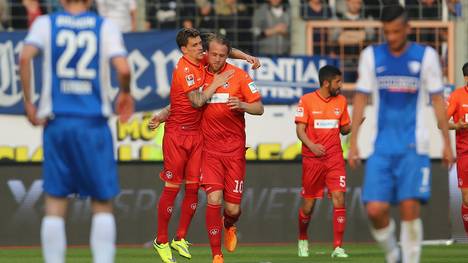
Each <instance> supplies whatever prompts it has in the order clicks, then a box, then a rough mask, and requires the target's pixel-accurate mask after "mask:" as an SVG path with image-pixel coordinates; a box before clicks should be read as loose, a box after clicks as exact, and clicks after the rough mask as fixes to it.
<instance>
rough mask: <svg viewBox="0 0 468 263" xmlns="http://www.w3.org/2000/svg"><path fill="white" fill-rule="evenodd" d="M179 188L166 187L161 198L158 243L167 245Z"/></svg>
mask: <svg viewBox="0 0 468 263" xmlns="http://www.w3.org/2000/svg"><path fill="white" fill-rule="evenodd" d="M178 192H179V188H175V187H166V186H165V187H164V188H163V192H162V194H161V196H160V197H159V203H158V237H157V240H156V241H157V242H158V243H159V244H161V243H167V242H168V237H167V231H168V230H167V228H168V225H169V220H170V219H171V216H172V210H173V206H174V200H175V199H176V197H177V193H178Z"/></svg>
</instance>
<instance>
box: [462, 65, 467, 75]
mask: <svg viewBox="0 0 468 263" xmlns="http://www.w3.org/2000/svg"><path fill="white" fill-rule="evenodd" d="M462 71H463V76H465V77H468V62H466V63H465V65H463V68H462Z"/></svg>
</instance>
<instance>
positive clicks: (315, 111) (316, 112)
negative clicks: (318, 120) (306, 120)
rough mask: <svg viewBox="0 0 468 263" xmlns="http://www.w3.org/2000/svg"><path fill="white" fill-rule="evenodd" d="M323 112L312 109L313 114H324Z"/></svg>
mask: <svg viewBox="0 0 468 263" xmlns="http://www.w3.org/2000/svg"><path fill="white" fill-rule="evenodd" d="M322 113H323V112H322V111H317V110H314V111H312V114H322Z"/></svg>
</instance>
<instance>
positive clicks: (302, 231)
mask: <svg viewBox="0 0 468 263" xmlns="http://www.w3.org/2000/svg"><path fill="white" fill-rule="evenodd" d="M310 218H311V216H310V215H309V216H308V215H305V214H304V212H303V211H302V209H301V208H299V240H308V239H309V236H308V235H307V228H308V227H309V223H310Z"/></svg>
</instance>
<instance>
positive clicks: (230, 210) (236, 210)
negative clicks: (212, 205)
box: [224, 205, 240, 216]
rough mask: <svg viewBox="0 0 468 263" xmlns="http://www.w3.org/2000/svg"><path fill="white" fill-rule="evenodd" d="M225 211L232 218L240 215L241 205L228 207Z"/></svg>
mask: <svg viewBox="0 0 468 263" xmlns="http://www.w3.org/2000/svg"><path fill="white" fill-rule="evenodd" d="M224 211H226V213H227V214H228V215H230V216H236V215H238V214H240V206H239V205H227V206H226V207H225V208H224Z"/></svg>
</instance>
